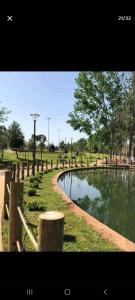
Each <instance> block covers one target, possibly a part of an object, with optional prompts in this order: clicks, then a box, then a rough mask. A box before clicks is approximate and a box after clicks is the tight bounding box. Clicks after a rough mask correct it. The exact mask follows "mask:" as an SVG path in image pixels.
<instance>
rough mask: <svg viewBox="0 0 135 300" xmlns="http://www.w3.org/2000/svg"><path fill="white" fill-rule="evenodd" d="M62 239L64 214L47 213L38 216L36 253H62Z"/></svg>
mask: <svg viewBox="0 0 135 300" xmlns="http://www.w3.org/2000/svg"><path fill="white" fill-rule="evenodd" d="M63 238H64V214H63V213H61V212H57V211H49V212H45V213H43V214H41V215H40V216H39V235H38V251H45V252H50V251H51V252H54V251H55V252H56V251H62V249H63Z"/></svg>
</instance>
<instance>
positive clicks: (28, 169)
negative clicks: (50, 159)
mask: <svg viewBox="0 0 135 300" xmlns="http://www.w3.org/2000/svg"><path fill="white" fill-rule="evenodd" d="M29 175H30V165H29V161H27V176H28V177H29Z"/></svg>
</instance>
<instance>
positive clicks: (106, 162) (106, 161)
mask: <svg viewBox="0 0 135 300" xmlns="http://www.w3.org/2000/svg"><path fill="white" fill-rule="evenodd" d="M105 159H106V166H107V163H108V161H107V157H106V158H105Z"/></svg>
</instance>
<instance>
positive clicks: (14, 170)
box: [12, 164, 16, 181]
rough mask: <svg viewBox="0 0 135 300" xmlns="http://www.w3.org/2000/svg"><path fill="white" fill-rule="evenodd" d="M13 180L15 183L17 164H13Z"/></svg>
mask: <svg viewBox="0 0 135 300" xmlns="http://www.w3.org/2000/svg"><path fill="white" fill-rule="evenodd" d="M12 180H13V181H15V180H16V164H13V168H12Z"/></svg>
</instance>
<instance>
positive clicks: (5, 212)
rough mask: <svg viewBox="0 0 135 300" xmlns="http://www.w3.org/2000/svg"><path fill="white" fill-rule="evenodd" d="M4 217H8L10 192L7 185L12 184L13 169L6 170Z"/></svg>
mask: <svg viewBox="0 0 135 300" xmlns="http://www.w3.org/2000/svg"><path fill="white" fill-rule="evenodd" d="M4 173H5V174H4V219H8V214H7V209H6V205H7V207H9V197H10V195H9V192H8V189H7V185H8V186H10V182H11V180H12V171H11V170H5V171H4Z"/></svg>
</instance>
